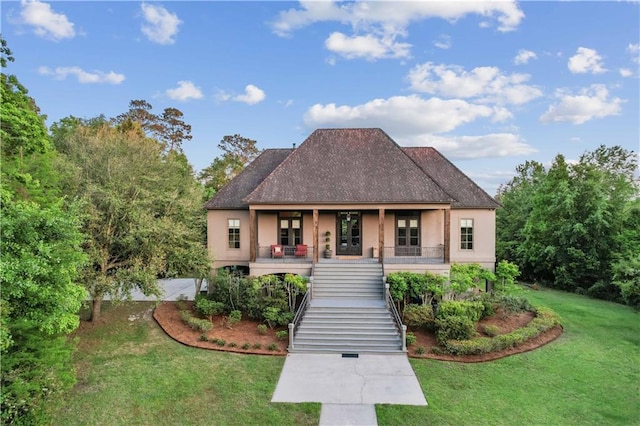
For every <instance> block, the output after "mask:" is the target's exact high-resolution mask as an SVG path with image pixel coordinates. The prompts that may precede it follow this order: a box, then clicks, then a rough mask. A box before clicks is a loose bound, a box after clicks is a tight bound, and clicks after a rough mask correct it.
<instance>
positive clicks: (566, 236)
mask: <svg viewBox="0 0 640 426" xmlns="http://www.w3.org/2000/svg"><path fill="white" fill-rule="evenodd" d="M636 169H637V157H636V154H635V153H634V152H633V151H628V150H625V149H623V148H621V147H619V146H613V147H605V146H600V147H598V148H597V149H595V150H594V151H591V152H586V153H584V154H583V155H582V156H581V157H580V160H579V161H578V162H577V163H574V164H567V162H566V161H565V159H564V157H563V156H562V155H558V156H557V157H556V159H555V160H554V162H553V164H552V165H551V167H550V168H549V169H548V170H545V169H544V168H543V167H542V166H541V165H539V164H536V163H532V162H527V163H526V164H525V165H523V166H520V167H519V168H518V172H519V173H518V175H517V176H516V177H515V178H514V179H512V181H511V182H509V184H507V185H505V186H504V187H501V188H500V192H499V194H498V198H499V200H500V201H501V202H502V204H503V206H504V208H503V209H500V210H499V211H498V213H497V220H496V225H497V236H498V241H497V244H496V246H497V249H498V250H497V251H498V256H499V258H502V259H507V260H511V261H513V262H515V263H516V264H517V265H518V266H519V267H520V269H521V271H522V275H523V277H524V278H525V279H531V280H540V281H542V282H544V283H545V284H547V285H550V286H554V287H558V288H561V289H564V290H568V291H577V292H580V293H587V294H589V295H591V296H593V297H598V298H602V299H608V300H621V294H620V290H619V288H618V286H616V285H615V283H616V282H622V281H621V280H618V281H615V280H612V277H613V274H614V265H615V264H616V262H618V261H620V262H627V263H628V261H629V259H631V261H632V260H633V256H631V258H630V256H629V253H635V254H637V253H638V252H639V251H640V244H639V243H636V241H638V240H639V239H640V219H639V220H638V221H637V222H636V221H635V220H634V214H633V213H632V212H633V211H634V209H633V208H630V206H632V205H633V204H634V203H635V201H634V200H637V199H638V195H639V192H638V182H637V180H636V179H635V175H634V173H635V170H636ZM639 216H640V213H639ZM634 223H635V225H634ZM620 268H622V266H620ZM619 270H621V269H619Z"/></svg>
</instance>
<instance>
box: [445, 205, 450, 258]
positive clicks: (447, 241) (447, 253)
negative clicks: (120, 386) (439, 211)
mask: <svg viewBox="0 0 640 426" xmlns="http://www.w3.org/2000/svg"><path fill="white" fill-rule="evenodd" d="M444 263H451V210H449V209H444Z"/></svg>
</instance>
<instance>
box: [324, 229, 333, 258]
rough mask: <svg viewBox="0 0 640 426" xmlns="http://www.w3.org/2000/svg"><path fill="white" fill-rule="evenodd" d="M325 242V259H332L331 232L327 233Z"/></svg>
mask: <svg viewBox="0 0 640 426" xmlns="http://www.w3.org/2000/svg"><path fill="white" fill-rule="evenodd" d="M324 242H325V243H326V244H325V246H324V258H325V259H331V256H332V255H333V253H332V252H331V231H327V232H326V233H325V234H324Z"/></svg>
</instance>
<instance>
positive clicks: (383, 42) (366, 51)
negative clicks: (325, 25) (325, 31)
mask: <svg viewBox="0 0 640 426" xmlns="http://www.w3.org/2000/svg"><path fill="white" fill-rule="evenodd" d="M395 39H396V37H394V36H383V37H377V36H375V35H372V34H367V35H364V36H351V37H350V36H346V35H344V34H343V33H341V32H334V33H332V34H331V35H330V36H329V38H327V40H326V41H325V43H324V44H325V46H326V48H327V49H328V50H330V51H332V52H334V53H337V54H339V55H341V56H343V57H345V58H347V59H356V58H364V59H367V60H370V61H375V60H377V59H383V58H406V57H408V56H409V49H410V48H411V45H410V44H408V43H400V42H397V41H396V40H395Z"/></svg>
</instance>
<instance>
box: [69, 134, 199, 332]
mask: <svg viewBox="0 0 640 426" xmlns="http://www.w3.org/2000/svg"><path fill="white" fill-rule="evenodd" d="M65 146H66V147H67V149H66V151H65V155H66V158H67V159H68V160H69V161H70V162H71V163H73V164H74V165H75V166H76V167H77V169H78V171H79V172H78V175H77V176H75V178H74V179H70V181H69V183H68V186H69V189H70V190H71V191H72V192H73V194H74V195H75V196H76V197H78V198H79V199H81V200H82V202H83V203H84V206H85V210H84V214H85V216H86V220H85V229H86V231H87V233H88V238H87V240H86V242H85V244H84V249H85V252H86V253H87V255H88V257H89V264H88V267H87V268H85V269H84V270H83V280H84V282H85V285H86V287H87V290H88V291H89V295H90V298H91V299H92V319H94V320H95V319H97V318H98V317H99V315H100V310H101V304H102V300H103V298H104V296H106V295H110V296H111V297H113V298H115V299H119V298H126V297H129V296H130V294H131V291H132V290H133V289H135V288H138V289H140V290H141V291H142V292H143V293H144V294H146V295H159V293H160V288H159V287H158V285H157V278H158V277H168V276H175V275H178V274H183V273H189V272H191V271H192V270H196V269H197V270H199V271H202V270H203V269H205V268H206V267H207V265H209V262H208V258H207V254H206V248H205V247H204V245H203V244H202V243H201V238H200V230H199V223H198V222H199V221H200V220H201V218H202V216H201V199H202V198H201V197H202V194H201V188H200V186H199V185H198V184H197V182H196V181H195V179H194V177H193V174H192V170H191V167H190V166H189V164H188V162H187V161H186V158H185V157H184V155H183V154H180V153H176V152H168V153H165V152H164V150H163V146H162V144H161V143H159V142H158V141H156V140H154V139H151V138H147V137H146V136H145V135H144V134H142V133H141V132H140V131H139V130H138V129H136V128H123V127H113V126H111V125H109V124H107V123H105V124H103V125H102V126H100V127H97V128H91V127H84V126H82V125H80V126H79V127H77V128H76V129H75V132H73V134H71V135H70V136H69V137H68V139H67V141H66V142H65Z"/></svg>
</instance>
